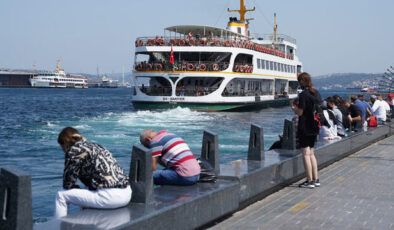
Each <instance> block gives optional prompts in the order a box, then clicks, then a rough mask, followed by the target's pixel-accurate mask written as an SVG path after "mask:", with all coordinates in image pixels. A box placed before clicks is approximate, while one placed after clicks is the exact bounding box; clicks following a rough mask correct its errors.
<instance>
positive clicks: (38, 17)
mask: <svg viewBox="0 0 394 230" xmlns="http://www.w3.org/2000/svg"><path fill="white" fill-rule="evenodd" d="M245 3H246V6H247V7H248V8H252V7H253V6H256V11H255V12H251V13H248V14H247V15H246V16H247V18H248V17H253V18H255V20H254V21H252V22H251V26H250V29H251V30H252V33H254V32H257V33H263V34H267V33H272V26H273V25H272V23H273V14H274V12H276V13H277V22H278V30H279V33H281V34H282V33H283V34H287V35H290V36H292V37H294V38H296V39H297V45H298V55H299V56H300V58H301V60H302V62H303V64H304V70H305V71H308V72H310V73H311V74H312V75H322V74H328V73H336V72H383V71H384V70H385V69H386V68H387V67H388V66H389V65H393V64H394V45H393V42H394V25H393V24H394V13H393V12H394V0H374V1H373V0H329V1H328V0H326V1H322V0H320V1H319V0H276V1H264V0H245ZM238 7H239V1H238V0H215V1H213V0H196V1H186V0H182V1H181V0H167V1H159V0H151V1H148V0H144V1H141V0H140V1H137V0H127V1H126V0H122V1H120V0H119V1H118V0H112V1H108V0H67V1H66V0H62V1H60V0H1V1H0V68H24V69H26V68H32V66H33V64H34V63H35V64H36V65H37V68H38V69H47V70H54V69H55V67H56V60H57V59H59V58H60V59H61V60H62V67H63V68H64V69H65V70H66V71H67V72H85V73H92V74H95V73H96V68H97V66H99V69H100V73H111V72H113V71H114V72H121V71H122V65H123V66H124V68H125V71H126V72H129V71H130V70H131V66H132V64H131V63H132V61H133V58H134V41H135V39H136V38H137V37H140V36H154V35H162V34H163V29H164V28H165V27H168V26H173V25H182V24H197V25H211V26H217V27H222V28H225V27H226V24H227V21H228V17H229V16H237V17H238V14H235V13H228V12H227V8H233V9H234V8H238Z"/></svg>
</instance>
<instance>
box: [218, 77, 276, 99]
mask: <svg viewBox="0 0 394 230" xmlns="http://www.w3.org/2000/svg"><path fill="white" fill-rule="evenodd" d="M273 89H274V80H267V79H244V78H235V79H232V80H231V81H230V82H229V83H228V84H227V85H226V88H225V89H224V91H223V93H222V95H223V96H225V97H245V96H257V95H273Z"/></svg>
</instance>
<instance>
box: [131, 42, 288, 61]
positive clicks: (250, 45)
mask: <svg viewBox="0 0 394 230" xmlns="http://www.w3.org/2000/svg"><path fill="white" fill-rule="evenodd" d="M135 46H136V47H139V46H200V47H203V46H210V47H234V48H244V49H250V50H255V51H258V52H262V53H266V54H271V55H274V56H279V57H282V58H287V59H293V58H294V56H293V55H291V54H287V55H286V54H285V53H284V52H281V51H277V50H274V49H272V48H270V47H267V46H264V45H261V44H257V43H254V42H251V41H249V40H245V39H234V38H229V39H225V38H219V37H208V38H207V37H204V38H198V39H195V38H191V39H189V38H187V37H186V38H173V37H156V38H152V37H139V38H137V39H136V41H135Z"/></svg>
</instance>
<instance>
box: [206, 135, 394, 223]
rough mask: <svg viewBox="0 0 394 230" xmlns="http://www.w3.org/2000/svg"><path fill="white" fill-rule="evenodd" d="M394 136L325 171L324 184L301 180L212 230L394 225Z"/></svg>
mask: <svg viewBox="0 0 394 230" xmlns="http://www.w3.org/2000/svg"><path fill="white" fill-rule="evenodd" d="M393 147H394V136H391V137H388V138H386V139H383V140H381V141H379V142H376V143H374V144H372V145H370V146H368V147H366V148H365V149H362V150H360V151H359V152H356V153H355V154H353V155H350V156H348V157H346V158H344V159H342V160H340V161H338V162H336V163H334V164H332V165H330V166H328V167H326V168H324V169H322V170H321V171H320V181H321V184H322V187H319V188H315V189H305V188H304V189H301V188H298V184H299V183H301V182H302V181H298V182H296V183H294V184H292V185H290V186H288V187H286V188H284V189H282V190H280V191H278V192H276V193H274V194H272V195H270V196H268V197H266V198H265V199H263V200H260V201H258V202H256V203H254V204H252V205H250V206H248V207H246V208H245V209H243V210H241V211H238V212H236V213H234V214H233V215H231V216H230V217H229V218H226V219H224V220H222V221H221V222H216V223H215V225H213V226H210V227H209V229H212V230H216V229H394V183H393V181H394V174H393V172H394V149H393Z"/></svg>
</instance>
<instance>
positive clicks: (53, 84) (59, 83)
mask: <svg viewBox="0 0 394 230" xmlns="http://www.w3.org/2000/svg"><path fill="white" fill-rule="evenodd" d="M29 81H30V85H31V87H36V88H88V78H87V77H83V76H68V75H67V74H66V73H65V72H64V70H63V69H60V60H59V61H58V62H57V68H56V72H48V73H39V74H37V76H34V74H33V76H32V78H30V79H29Z"/></svg>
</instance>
